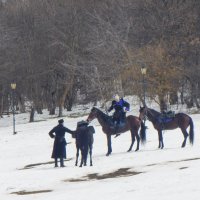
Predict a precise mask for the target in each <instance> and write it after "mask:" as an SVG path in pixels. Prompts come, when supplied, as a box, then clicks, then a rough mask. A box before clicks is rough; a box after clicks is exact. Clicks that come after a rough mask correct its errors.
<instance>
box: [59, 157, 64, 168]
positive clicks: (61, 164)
mask: <svg viewBox="0 0 200 200" xmlns="http://www.w3.org/2000/svg"><path fill="white" fill-rule="evenodd" d="M60 167H65V165H64V159H63V158H60Z"/></svg>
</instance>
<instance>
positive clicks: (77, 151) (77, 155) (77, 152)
mask: <svg viewBox="0 0 200 200" xmlns="http://www.w3.org/2000/svg"><path fill="white" fill-rule="evenodd" d="M78 157H79V147H76V162H75V166H77V165H78Z"/></svg>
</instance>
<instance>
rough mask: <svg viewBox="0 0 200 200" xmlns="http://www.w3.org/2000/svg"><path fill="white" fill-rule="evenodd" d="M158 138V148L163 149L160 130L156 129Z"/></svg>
mask: <svg viewBox="0 0 200 200" xmlns="http://www.w3.org/2000/svg"><path fill="white" fill-rule="evenodd" d="M158 140H159V145H158V148H160V149H163V147H164V143H163V136H162V130H159V131H158Z"/></svg>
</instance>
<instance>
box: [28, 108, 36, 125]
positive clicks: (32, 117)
mask: <svg viewBox="0 0 200 200" xmlns="http://www.w3.org/2000/svg"><path fill="white" fill-rule="evenodd" d="M34 115H35V108H34V107H31V112H30V120H29V122H34Z"/></svg>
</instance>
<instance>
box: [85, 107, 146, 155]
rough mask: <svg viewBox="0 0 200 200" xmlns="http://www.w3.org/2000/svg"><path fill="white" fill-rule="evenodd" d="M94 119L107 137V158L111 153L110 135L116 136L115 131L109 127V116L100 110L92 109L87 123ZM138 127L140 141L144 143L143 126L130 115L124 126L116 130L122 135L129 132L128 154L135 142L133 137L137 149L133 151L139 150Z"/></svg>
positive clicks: (110, 119)
mask: <svg viewBox="0 0 200 200" xmlns="http://www.w3.org/2000/svg"><path fill="white" fill-rule="evenodd" d="M95 118H97V120H98V121H99V123H100V125H101V126H102V130H103V132H104V133H105V134H106V136H107V146H108V152H107V154H106V156H109V155H110V154H111V152H112V145H111V135H115V134H116V131H115V129H113V127H112V126H111V121H112V118H111V117H110V116H108V115H106V114H105V113H103V112H102V111H101V110H99V109H97V108H95V107H93V108H92V110H91V112H90V114H89V116H88V119H87V121H88V122H90V121H92V120H93V119H95ZM140 127H141V140H142V142H144V141H145V138H144V137H143V136H145V133H144V132H145V126H144V123H143V122H142V121H141V120H140V119H139V117H136V116H132V115H130V116H128V117H127V118H126V123H125V125H124V126H123V127H121V128H120V129H119V130H118V133H124V132H126V131H128V130H130V131H131V139H132V141H131V146H130V147H129V149H128V152H129V151H131V150H132V147H133V144H134V142H135V137H136V139H137V148H136V150H135V151H138V150H139V143H140V137H139V134H138V130H139V129H140Z"/></svg>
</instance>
